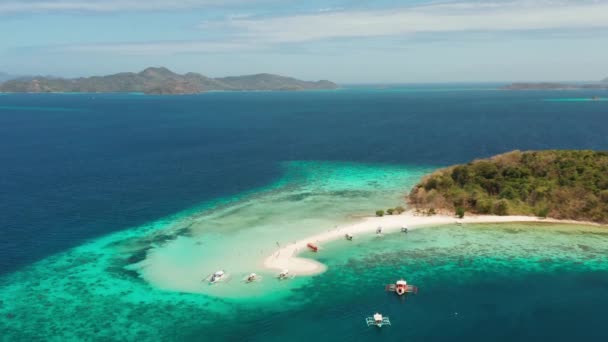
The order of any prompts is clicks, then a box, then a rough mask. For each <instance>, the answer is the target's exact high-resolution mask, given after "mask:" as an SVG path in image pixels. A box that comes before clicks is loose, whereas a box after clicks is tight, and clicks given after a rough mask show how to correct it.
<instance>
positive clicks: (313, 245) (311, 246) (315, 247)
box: [306, 242, 319, 253]
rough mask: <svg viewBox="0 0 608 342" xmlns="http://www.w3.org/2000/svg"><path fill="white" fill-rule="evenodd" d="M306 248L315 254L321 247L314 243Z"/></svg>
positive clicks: (310, 243)
mask: <svg viewBox="0 0 608 342" xmlns="http://www.w3.org/2000/svg"><path fill="white" fill-rule="evenodd" d="M306 247H308V248H309V249H310V250H311V251H313V252H315V253H316V252H318V251H319V246H317V245H315V244H314V243H312V242H309V243H308V244H307V245H306Z"/></svg>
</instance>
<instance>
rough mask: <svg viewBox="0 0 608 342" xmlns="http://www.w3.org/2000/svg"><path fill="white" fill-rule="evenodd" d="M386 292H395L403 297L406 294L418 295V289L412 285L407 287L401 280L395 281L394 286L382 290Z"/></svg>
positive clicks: (390, 285)
mask: <svg viewBox="0 0 608 342" xmlns="http://www.w3.org/2000/svg"><path fill="white" fill-rule="evenodd" d="M384 289H385V290H386V291H387V292H395V293H397V294H398V295H399V296H403V295H404V294H406V293H414V294H418V287H416V286H414V285H408V284H407V282H406V281H405V280H403V279H400V280H397V282H396V283H394V284H388V285H386V286H385V288H384Z"/></svg>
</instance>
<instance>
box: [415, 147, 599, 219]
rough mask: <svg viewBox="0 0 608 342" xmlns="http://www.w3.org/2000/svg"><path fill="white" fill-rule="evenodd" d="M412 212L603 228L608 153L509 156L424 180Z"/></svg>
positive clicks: (453, 168) (455, 168)
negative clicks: (514, 217) (563, 222)
mask: <svg viewBox="0 0 608 342" xmlns="http://www.w3.org/2000/svg"><path fill="white" fill-rule="evenodd" d="M408 201H409V203H410V204H411V205H412V206H413V207H414V208H416V209H417V210H427V211H429V210H431V209H432V210H433V211H435V210H438V211H442V212H450V213H454V214H456V215H457V216H464V213H465V211H467V212H471V213H476V214H494V215H535V216H539V217H552V218H557V219H571V220H581V221H593V222H598V223H608V152H596V151H587V150H585V151H530V152H521V151H512V152H509V153H505V154H501V155H498V156H495V157H492V158H489V159H483V160H476V161H473V162H470V163H468V164H462V165H455V166H451V167H448V168H445V169H441V170H438V171H436V172H434V173H433V174H431V175H429V176H426V177H425V178H424V179H423V180H422V181H421V182H420V183H419V184H417V185H416V186H415V187H414V188H413V189H412V191H411V192H410V194H409V196H408Z"/></svg>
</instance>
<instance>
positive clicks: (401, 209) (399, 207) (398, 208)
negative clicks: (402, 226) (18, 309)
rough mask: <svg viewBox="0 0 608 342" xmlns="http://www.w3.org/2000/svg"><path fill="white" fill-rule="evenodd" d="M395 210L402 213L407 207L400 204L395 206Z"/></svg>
mask: <svg viewBox="0 0 608 342" xmlns="http://www.w3.org/2000/svg"><path fill="white" fill-rule="evenodd" d="M395 211H396V212H397V214H401V213H403V212H404V211H405V208H403V207H402V206H398V207H395Z"/></svg>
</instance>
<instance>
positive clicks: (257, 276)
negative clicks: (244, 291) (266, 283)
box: [245, 273, 262, 283]
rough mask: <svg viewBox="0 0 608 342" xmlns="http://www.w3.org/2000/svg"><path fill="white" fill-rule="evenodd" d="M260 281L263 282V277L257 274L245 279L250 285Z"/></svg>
mask: <svg viewBox="0 0 608 342" xmlns="http://www.w3.org/2000/svg"><path fill="white" fill-rule="evenodd" d="M258 280H262V277H261V276H259V275H257V274H255V273H251V274H249V275H248V276H247V278H245V281H246V282H248V283H253V282H254V281H258Z"/></svg>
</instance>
